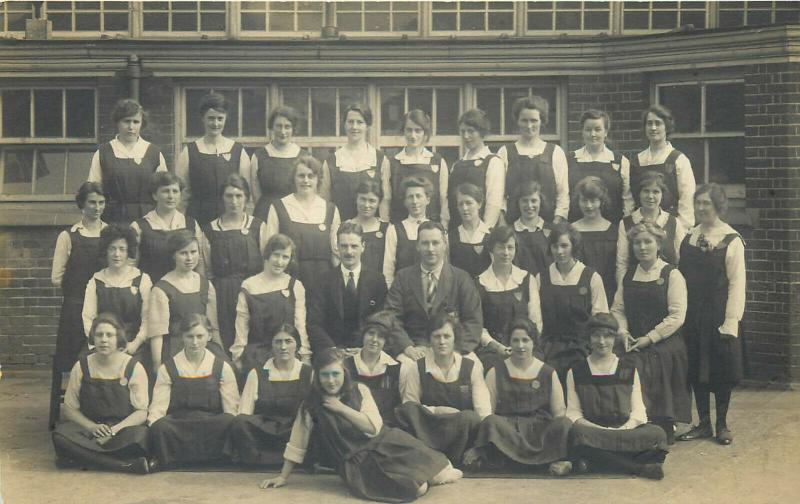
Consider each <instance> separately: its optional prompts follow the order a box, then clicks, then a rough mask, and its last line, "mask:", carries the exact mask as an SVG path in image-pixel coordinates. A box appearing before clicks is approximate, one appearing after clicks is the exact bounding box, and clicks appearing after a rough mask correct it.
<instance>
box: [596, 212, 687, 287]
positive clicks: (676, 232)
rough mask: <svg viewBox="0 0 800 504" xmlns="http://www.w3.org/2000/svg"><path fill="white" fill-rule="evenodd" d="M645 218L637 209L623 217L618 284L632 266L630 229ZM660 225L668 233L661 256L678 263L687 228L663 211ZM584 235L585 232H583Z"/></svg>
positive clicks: (657, 223)
mask: <svg viewBox="0 0 800 504" xmlns="http://www.w3.org/2000/svg"><path fill="white" fill-rule="evenodd" d="M643 220H644V216H643V215H642V211H641V210H639V209H637V210H634V212H633V213H632V214H630V215H629V216H627V217H625V218H623V219H622V224H621V225H620V226H619V232H618V234H617V267H616V270H617V274H616V277H617V285H619V283H620V282H621V281H622V277H624V276H625V273H626V272H627V271H628V268H629V267H630V261H631V259H630V257H631V246H630V243H628V231H630V230H631V228H632V227H633V226H634V225H635V224H639V223H640V222H642V221H643ZM654 224H656V225H657V226H658V227H660V228H661V229H663V230H664V231H665V232H666V233H667V238H666V239H665V240H664V243H662V244H661V250H660V251H659V253H658V254H659V256H660V257H661V258H662V259H664V260H665V261H666V262H668V263H670V264H672V265H677V264H678V261H679V260H680V248H681V242H682V241H683V237H684V236H686V229H685V228H684V227H683V224H681V221H680V220H679V219H677V218H675V216H673V215H672V214H670V213H667V212H664V211H661V212H659V214H658V217H656V220H655V222H654ZM581 237H583V234H581Z"/></svg>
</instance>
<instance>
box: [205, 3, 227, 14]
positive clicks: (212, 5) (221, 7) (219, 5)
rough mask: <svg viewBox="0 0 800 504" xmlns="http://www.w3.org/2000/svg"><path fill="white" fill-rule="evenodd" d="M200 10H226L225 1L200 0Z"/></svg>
mask: <svg viewBox="0 0 800 504" xmlns="http://www.w3.org/2000/svg"><path fill="white" fill-rule="evenodd" d="M200 10H201V11H202V12H209V11H224V10H225V2H200Z"/></svg>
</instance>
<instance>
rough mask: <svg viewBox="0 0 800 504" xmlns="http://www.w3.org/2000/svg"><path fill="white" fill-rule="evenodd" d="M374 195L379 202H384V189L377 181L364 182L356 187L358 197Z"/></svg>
mask: <svg viewBox="0 0 800 504" xmlns="http://www.w3.org/2000/svg"><path fill="white" fill-rule="evenodd" d="M369 193H372V194H374V195H375V196H377V197H378V200H383V188H382V187H381V185H380V183H378V182H377V181H375V180H362V181H361V182H359V184H358V186H357V187H356V195H359V194H369Z"/></svg>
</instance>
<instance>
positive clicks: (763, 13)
mask: <svg viewBox="0 0 800 504" xmlns="http://www.w3.org/2000/svg"><path fill="white" fill-rule="evenodd" d="M798 22H800V4H798V3H797V2H796V1H792V2H774V1H768V2H765V1H759V2H753V1H738V2H720V3H719V26H720V27H723V28H725V27H729V26H753V25H763V24H771V23H798Z"/></svg>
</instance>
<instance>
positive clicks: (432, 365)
mask: <svg viewBox="0 0 800 504" xmlns="http://www.w3.org/2000/svg"><path fill="white" fill-rule="evenodd" d="M453 357H455V361H454V362H453V366H452V367H451V368H450V374H453V373H455V374H456V376H458V373H459V372H460V371H461V360H462V359H463V357H462V356H461V354H460V353H458V352H453ZM425 369H426V371H427V373H428V374H430V375H431V376H434V377H438V378H440V379H445V378H447V377H446V376H444V373H443V372H442V370H441V368H440V367H439V366H438V365H437V364H436V359H434V357H433V349H432V348H426V349H425Z"/></svg>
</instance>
